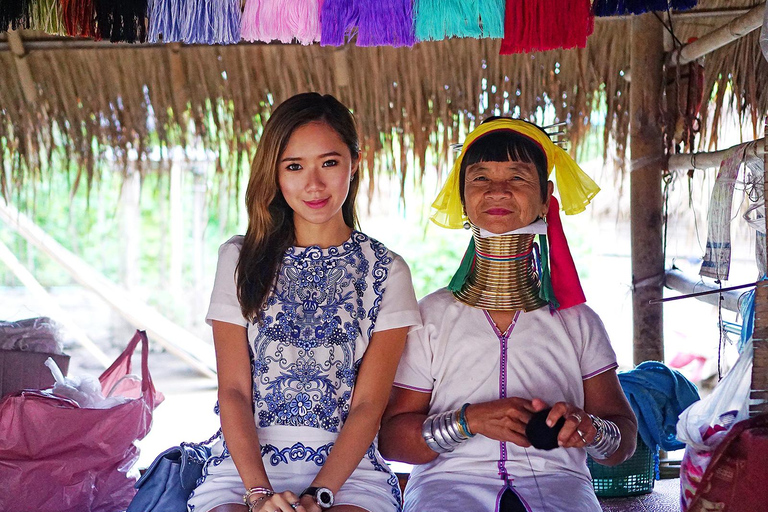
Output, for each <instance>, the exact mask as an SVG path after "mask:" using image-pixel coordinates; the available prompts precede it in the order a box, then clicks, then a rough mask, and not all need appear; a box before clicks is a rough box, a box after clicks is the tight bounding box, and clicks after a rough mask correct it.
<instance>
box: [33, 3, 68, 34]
mask: <svg viewBox="0 0 768 512" xmlns="http://www.w3.org/2000/svg"><path fill="white" fill-rule="evenodd" d="M30 10H31V12H30V18H31V19H30V23H29V27H28V28H29V29H30V30H39V31H41V32H45V33H46V34H53V35H57V36H63V35H66V30H65V28H64V21H63V20H62V13H61V4H60V3H59V0H36V1H34V2H32V6H31V9H30Z"/></svg>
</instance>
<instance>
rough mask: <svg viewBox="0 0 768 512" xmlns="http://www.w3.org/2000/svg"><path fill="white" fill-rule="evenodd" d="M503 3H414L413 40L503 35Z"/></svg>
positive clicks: (419, 0) (436, 0) (435, 0)
mask: <svg viewBox="0 0 768 512" xmlns="http://www.w3.org/2000/svg"><path fill="white" fill-rule="evenodd" d="M504 1H505V0H415V2H414V5H413V9H414V18H415V20H416V39H418V40H419V41H441V40H443V39H449V38H452V37H473V38H480V37H492V38H501V37H503V36H504Z"/></svg>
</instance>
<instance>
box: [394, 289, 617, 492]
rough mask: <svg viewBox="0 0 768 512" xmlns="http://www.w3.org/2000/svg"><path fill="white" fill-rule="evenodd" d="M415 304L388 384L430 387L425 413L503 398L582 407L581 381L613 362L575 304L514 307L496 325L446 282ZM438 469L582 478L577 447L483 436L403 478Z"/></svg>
mask: <svg viewBox="0 0 768 512" xmlns="http://www.w3.org/2000/svg"><path fill="white" fill-rule="evenodd" d="M420 309H421V315H422V321H423V324H424V327H423V328H422V329H420V330H418V331H414V332H412V333H410V334H409V336H408V341H407V343H406V348H405V353H404V354H403V358H402V359H401V361H400V366H399V368H398V372H397V376H396V377H395V385H396V386H400V387H403V388H408V389H412V390H416V391H422V392H425V393H431V394H432V396H431V400H430V409H429V414H435V413H438V412H442V411H446V410H451V409H457V408H459V407H461V406H462V405H463V404H464V403H467V402H469V403H479V402H488V401H492V400H497V399H499V398H504V397H522V398H526V399H533V398H540V399H542V400H544V401H545V402H546V403H548V404H549V405H552V404H554V403H555V402H559V401H565V402H569V403H571V404H574V405H576V406H578V407H583V406H584V388H583V382H582V381H583V380H584V379H588V378H590V377H593V376H595V375H598V374H600V373H602V372H604V371H607V370H611V369H614V368H616V366H617V365H616V355H615V354H614V352H613V349H612V348H611V344H610V341H609V340H608V335H607V333H606V332H605V328H604V327H603V324H602V322H601V321H600V318H599V317H598V316H597V314H595V312H594V311H592V309H590V308H589V307H588V306H586V305H584V304H582V305H578V306H574V307H572V308H568V309H565V310H562V311H550V308H548V307H543V308H540V309H537V310H535V311H531V312H528V313H522V312H520V313H518V314H517V316H516V317H515V321H514V322H513V324H512V325H511V326H510V328H509V330H508V331H507V333H505V334H502V333H500V332H498V330H496V328H495V325H494V324H493V322H492V321H491V319H490V316H489V315H488V314H487V313H486V312H485V311H483V310H481V309H475V308H472V307H470V306H467V305H465V304H463V303H461V302H459V301H457V300H456V299H455V298H454V296H453V294H452V293H451V292H450V291H448V290H447V289H445V288H444V289H441V290H438V291H437V292H435V293H433V294H431V295H429V296H427V297H425V298H424V299H422V301H421V302H420ZM526 452H527V453H526ZM447 471H456V472H459V473H463V474H467V473H475V474H483V475H489V476H494V477H495V478H498V479H499V482H500V483H502V482H503V481H504V475H507V476H508V478H509V480H514V479H516V478H520V477H530V476H531V475H532V473H533V474H541V473H555V474H570V475H573V476H576V477H578V478H581V479H586V480H588V481H591V480H590V476H589V471H588V469H587V466H586V452H585V450H583V449H579V448H568V449H564V448H556V449H554V450H550V451H544V450H537V449H535V448H529V449H527V450H525V449H523V448H521V447H519V446H517V445H515V444H513V443H502V442H498V441H494V440H492V439H489V438H486V437H484V436H482V435H478V436H476V437H474V438H472V439H470V440H468V441H466V442H464V443H462V444H461V445H459V447H457V448H456V450H454V451H453V452H451V453H446V454H441V455H440V456H438V457H437V458H436V459H435V460H434V461H432V462H430V463H427V464H424V465H420V466H416V467H415V468H414V470H413V473H412V474H411V480H414V482H413V483H414V484H417V483H418V480H419V478H420V476H422V475H423V476H424V477H428V476H429V475H430V474H432V475H434V476H436V475H437V474H438V473H440V472H447ZM410 485H411V483H410V481H409V486H410Z"/></svg>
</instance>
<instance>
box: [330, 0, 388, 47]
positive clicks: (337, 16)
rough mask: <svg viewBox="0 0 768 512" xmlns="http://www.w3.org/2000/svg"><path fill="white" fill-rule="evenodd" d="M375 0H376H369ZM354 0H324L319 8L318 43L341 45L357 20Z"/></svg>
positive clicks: (349, 34)
mask: <svg viewBox="0 0 768 512" xmlns="http://www.w3.org/2000/svg"><path fill="white" fill-rule="evenodd" d="M370 1H376V0H370ZM355 4H356V2H355V0H325V1H324V2H323V7H322V9H321V10H320V44H321V45H322V46H343V45H344V43H345V41H346V37H347V36H351V35H352V33H353V31H354V28H355V26H356V25H357V20H358V11H357V5H355Z"/></svg>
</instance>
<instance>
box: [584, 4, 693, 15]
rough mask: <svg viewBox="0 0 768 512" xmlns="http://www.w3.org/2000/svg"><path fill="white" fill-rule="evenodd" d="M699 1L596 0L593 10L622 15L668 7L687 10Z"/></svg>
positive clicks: (603, 13) (596, 12)
mask: <svg viewBox="0 0 768 512" xmlns="http://www.w3.org/2000/svg"><path fill="white" fill-rule="evenodd" d="M697 3H698V0H595V5H594V6H593V10H594V13H595V16H621V15H625V14H643V13H644V12H650V11H666V10H667V9H674V10H676V11H685V10H687V9H692V8H694V7H696V4H697Z"/></svg>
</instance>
